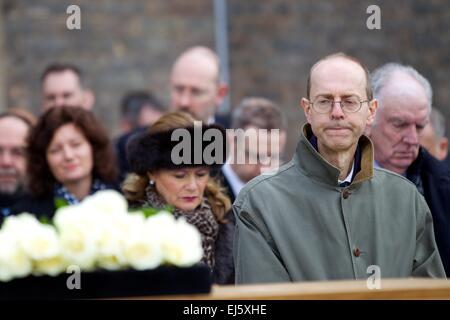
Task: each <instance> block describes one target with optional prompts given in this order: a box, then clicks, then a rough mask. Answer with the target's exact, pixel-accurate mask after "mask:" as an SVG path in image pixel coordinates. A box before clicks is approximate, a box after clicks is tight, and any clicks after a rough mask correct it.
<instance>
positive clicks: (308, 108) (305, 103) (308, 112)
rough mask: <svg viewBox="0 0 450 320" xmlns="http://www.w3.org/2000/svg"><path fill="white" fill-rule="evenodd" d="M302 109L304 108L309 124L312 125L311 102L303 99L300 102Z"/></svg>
mask: <svg viewBox="0 0 450 320" xmlns="http://www.w3.org/2000/svg"><path fill="white" fill-rule="evenodd" d="M300 107H302V108H303V112H304V113H305V117H306V120H307V121H308V123H311V104H310V103H309V100H308V99H306V98H302V100H300Z"/></svg>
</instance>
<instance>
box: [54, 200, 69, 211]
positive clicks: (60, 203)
mask: <svg viewBox="0 0 450 320" xmlns="http://www.w3.org/2000/svg"><path fill="white" fill-rule="evenodd" d="M68 206H69V202H67V200H66V199H63V198H55V207H56V209H60V208H64V207H68Z"/></svg>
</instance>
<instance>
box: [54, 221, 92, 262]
mask: <svg viewBox="0 0 450 320" xmlns="http://www.w3.org/2000/svg"><path fill="white" fill-rule="evenodd" d="M59 233H60V236H59V238H60V243H61V251H62V254H63V257H64V258H65V259H66V260H68V262H69V263H70V264H75V265H78V266H79V267H80V268H81V269H82V270H86V271H89V270H92V269H93V268H94V266H95V260H96V258H97V253H98V250H97V239H98V235H97V234H96V233H92V232H90V230H89V228H86V227H85V225H84V224H83V223H78V222H76V221H75V222H74V223H73V224H72V225H65V226H64V227H63V228H61V229H60V230H59Z"/></svg>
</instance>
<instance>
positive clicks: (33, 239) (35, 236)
mask: <svg viewBox="0 0 450 320" xmlns="http://www.w3.org/2000/svg"><path fill="white" fill-rule="evenodd" d="M19 243H20V245H21V247H22V248H23V250H24V251H25V253H26V254H27V255H28V256H29V257H31V258H32V259H35V260H40V259H48V258H53V257H55V256H57V255H59V253H60V249H61V248H60V244H59V239H58V235H57V233H56V230H55V228H54V227H53V226H50V225H43V224H35V225H33V226H29V227H28V228H27V232H26V233H25V234H22V235H21V237H20V238H19Z"/></svg>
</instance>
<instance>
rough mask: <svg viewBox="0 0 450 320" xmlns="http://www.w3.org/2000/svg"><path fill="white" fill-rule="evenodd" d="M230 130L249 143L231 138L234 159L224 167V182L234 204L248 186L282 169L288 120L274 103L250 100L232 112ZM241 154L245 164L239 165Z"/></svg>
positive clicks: (264, 99)
mask: <svg viewBox="0 0 450 320" xmlns="http://www.w3.org/2000/svg"><path fill="white" fill-rule="evenodd" d="M231 127H232V129H233V130H234V132H236V133H237V131H238V130H240V131H241V132H242V134H243V136H244V137H245V139H246V140H244V139H239V137H238V136H237V134H235V135H234V136H233V137H230V138H232V139H231V141H229V142H230V148H232V149H233V153H232V154H233V155H234V157H233V159H229V161H227V163H225V165H224V166H223V167H222V175H223V177H224V179H223V182H224V185H225V186H226V187H227V189H228V194H229V196H230V199H231V202H233V201H234V200H235V198H236V196H237V195H238V194H239V192H240V191H241V189H242V187H243V186H244V185H245V184H246V183H247V182H249V181H250V180H251V179H253V178H255V177H256V176H258V175H260V174H261V173H263V172H264V171H265V170H266V169H275V168H276V167H278V166H279V165H280V162H281V158H282V155H283V152H284V147H285V145H286V119H285V117H284V115H283V113H282V111H281V109H280V107H279V106H278V105H276V104H275V103H274V102H273V101H270V100H269V99H266V98H262V97H248V98H245V99H243V100H242V101H241V103H240V104H239V105H238V106H237V107H236V108H235V109H234V110H233V113H232V122H231ZM252 133H255V134H254V135H252ZM251 139H253V141H251ZM242 142H243V143H242ZM238 152H242V153H245V159H244V160H245V161H244V162H243V163H239V161H238V156H237V153H238ZM274 162H277V163H274Z"/></svg>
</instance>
